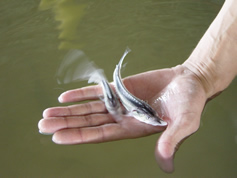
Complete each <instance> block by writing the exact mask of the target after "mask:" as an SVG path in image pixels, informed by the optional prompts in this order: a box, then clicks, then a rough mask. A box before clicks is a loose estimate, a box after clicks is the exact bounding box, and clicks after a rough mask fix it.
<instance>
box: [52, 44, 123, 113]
mask: <svg viewBox="0 0 237 178" xmlns="http://www.w3.org/2000/svg"><path fill="white" fill-rule="evenodd" d="M56 77H57V81H58V83H59V84H67V83H70V82H75V81H82V80H88V83H96V84H98V85H100V86H101V88H102V91H103V96H102V97H99V98H100V99H101V100H102V101H103V102H104V103H105V107H106V109H107V111H108V112H109V113H110V114H112V115H114V116H116V118H119V117H117V116H120V115H121V114H122V113H123V109H122V107H121V104H120V102H119V100H118V98H117V96H116V94H115V93H114V92H113V90H112V88H111V87H110V84H109V82H108V80H107V78H106V76H105V74H104V71H103V69H100V68H99V67H97V66H96V64H95V63H94V62H93V61H91V60H90V59H89V58H88V57H87V56H86V54H85V53H84V52H83V51H82V50H77V49H74V50H70V51H69V52H68V53H67V55H66V56H65V57H64V59H63V61H62V62H61V65H60V67H59V69H58V71H57V74H56Z"/></svg>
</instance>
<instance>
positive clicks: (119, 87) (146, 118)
mask: <svg viewBox="0 0 237 178" xmlns="http://www.w3.org/2000/svg"><path fill="white" fill-rule="evenodd" d="M130 51H131V50H130V49H129V48H127V49H126V50H125V52H124V54H123V56H122V58H121V59H120V61H119V63H118V65H116V68H115V70H114V74H113V80H114V84H115V89H116V92H117V94H118V96H119V98H120V101H121V102H122V104H123V106H124V107H125V108H126V109H127V110H128V111H129V114H131V115H132V116H133V117H134V118H135V119H137V120H139V121H141V122H144V123H146V124H150V125H153V126H166V125H167V123H166V122H165V121H163V120H162V119H160V118H159V117H158V115H157V113H156V111H155V110H154V109H152V107H151V106H150V105H149V104H147V103H146V102H144V101H142V100H141V99H139V98H137V97H135V96H134V95H132V94H131V93H130V92H129V91H128V90H127V89H126V88H125V86H124V84H123V82H122V80H121V74H120V69H121V66H122V63H123V60H124V58H125V56H126V55H127V54H128V53H129V52H130Z"/></svg>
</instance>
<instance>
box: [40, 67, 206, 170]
mask: <svg viewBox="0 0 237 178" xmlns="http://www.w3.org/2000/svg"><path fill="white" fill-rule="evenodd" d="M123 82H124V84H125V86H126V88H127V89H128V90H129V91H130V92H131V93H132V94H134V95H135V96H137V97H138V98H140V99H143V100H145V101H147V102H148V103H149V104H150V105H151V106H152V107H153V108H154V109H155V110H156V111H157V112H158V114H159V116H160V117H161V118H162V119H163V120H165V121H166V122H167V123H168V126H167V128H166V129H165V127H160V126H151V125H148V124H144V123H141V122H139V121H137V120H136V119H134V118H132V117H130V116H125V115H123V116H122V119H120V120H115V119H113V116H112V115H110V114H109V113H108V112H107V111H106V108H105V106H104V103H103V102H102V101H98V98H99V96H101V95H102V90H101V88H100V87H99V86H89V87H85V88H81V89H76V90H71V91H67V92H65V93H63V94H62V95H61V96H60V97H59V101H60V102H62V103H65V102H78V101H85V100H90V102H87V103H83V104H76V105H71V106H66V107H54V108H48V109H46V110H45V111H44V113H43V117H44V118H43V119H42V120H40V122H39V129H40V131H41V132H42V133H52V134H54V135H53V141H54V142H55V143H58V144H83V143H99V142H106V141H113V140H120V139H127V138H138V137H142V136H147V135H151V134H154V133H157V132H161V131H164V132H163V133H162V135H161V136H160V138H159V139H158V141H157V145H156V148H155V156H156V159H157V162H158V164H159V166H160V167H161V169H162V170H164V171H165V172H172V171H173V170H174V166H173V159H174V154H175V152H176V150H177V148H178V146H179V145H180V143H181V142H182V141H183V140H184V139H185V138H187V137H188V136H190V135H191V134H193V133H194V132H195V131H197V129H198V128H199V123H200V116H201V113H202V110H203V107H204V105H205V103H206V100H207V96H206V93H205V90H204V89H203V86H202V85H201V83H200V82H199V80H198V78H196V76H195V75H194V74H193V73H192V72H191V71H189V70H188V69H187V68H186V67H184V66H183V65H180V66H176V67H174V68H171V69H162V70H155V71H149V72H145V73H141V74H137V75H134V76H130V77H127V78H125V79H124V81H123ZM94 100H97V101H94Z"/></svg>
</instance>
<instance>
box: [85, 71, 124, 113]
mask: <svg viewBox="0 0 237 178" xmlns="http://www.w3.org/2000/svg"><path fill="white" fill-rule="evenodd" d="M92 82H94V83H97V84H99V85H100V86H101V87H102V90H103V101H104V103H105V107H106V109H107V110H108V112H109V113H110V114H112V115H115V116H119V115H121V114H122V108H121V105H120V102H119V101H118V99H117V96H116V95H115V94H114V92H113V90H112V89H111V87H110V85H109V83H108V81H107V79H106V77H105V76H104V74H103V70H101V69H95V70H94V72H93V73H92V74H91V76H90V78H89V80H88V83H92Z"/></svg>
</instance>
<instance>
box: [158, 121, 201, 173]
mask: <svg viewBox="0 0 237 178" xmlns="http://www.w3.org/2000/svg"><path fill="white" fill-rule="evenodd" d="M183 121H184V122H183ZM195 121H198V120H197V119H196V120H195V119H194V120H193V122H192V123H191V122H190V120H187V119H186V118H183V120H181V121H176V123H172V124H170V125H168V127H167V129H166V130H165V131H164V132H163V134H162V135H161V137H160V139H159V140H158V142H157V145H156V150H155V156H156V160H157V162H158V164H159V166H160V168H161V169H162V170H163V171H165V172H168V173H171V172H173V171H174V155H175V152H176V151H177V150H178V147H179V146H180V144H181V143H182V142H183V141H184V140H185V139H186V138H187V137H189V136H190V135H191V134H193V133H194V132H196V131H197V129H198V128H199V122H198V123H197V122H195Z"/></svg>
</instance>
